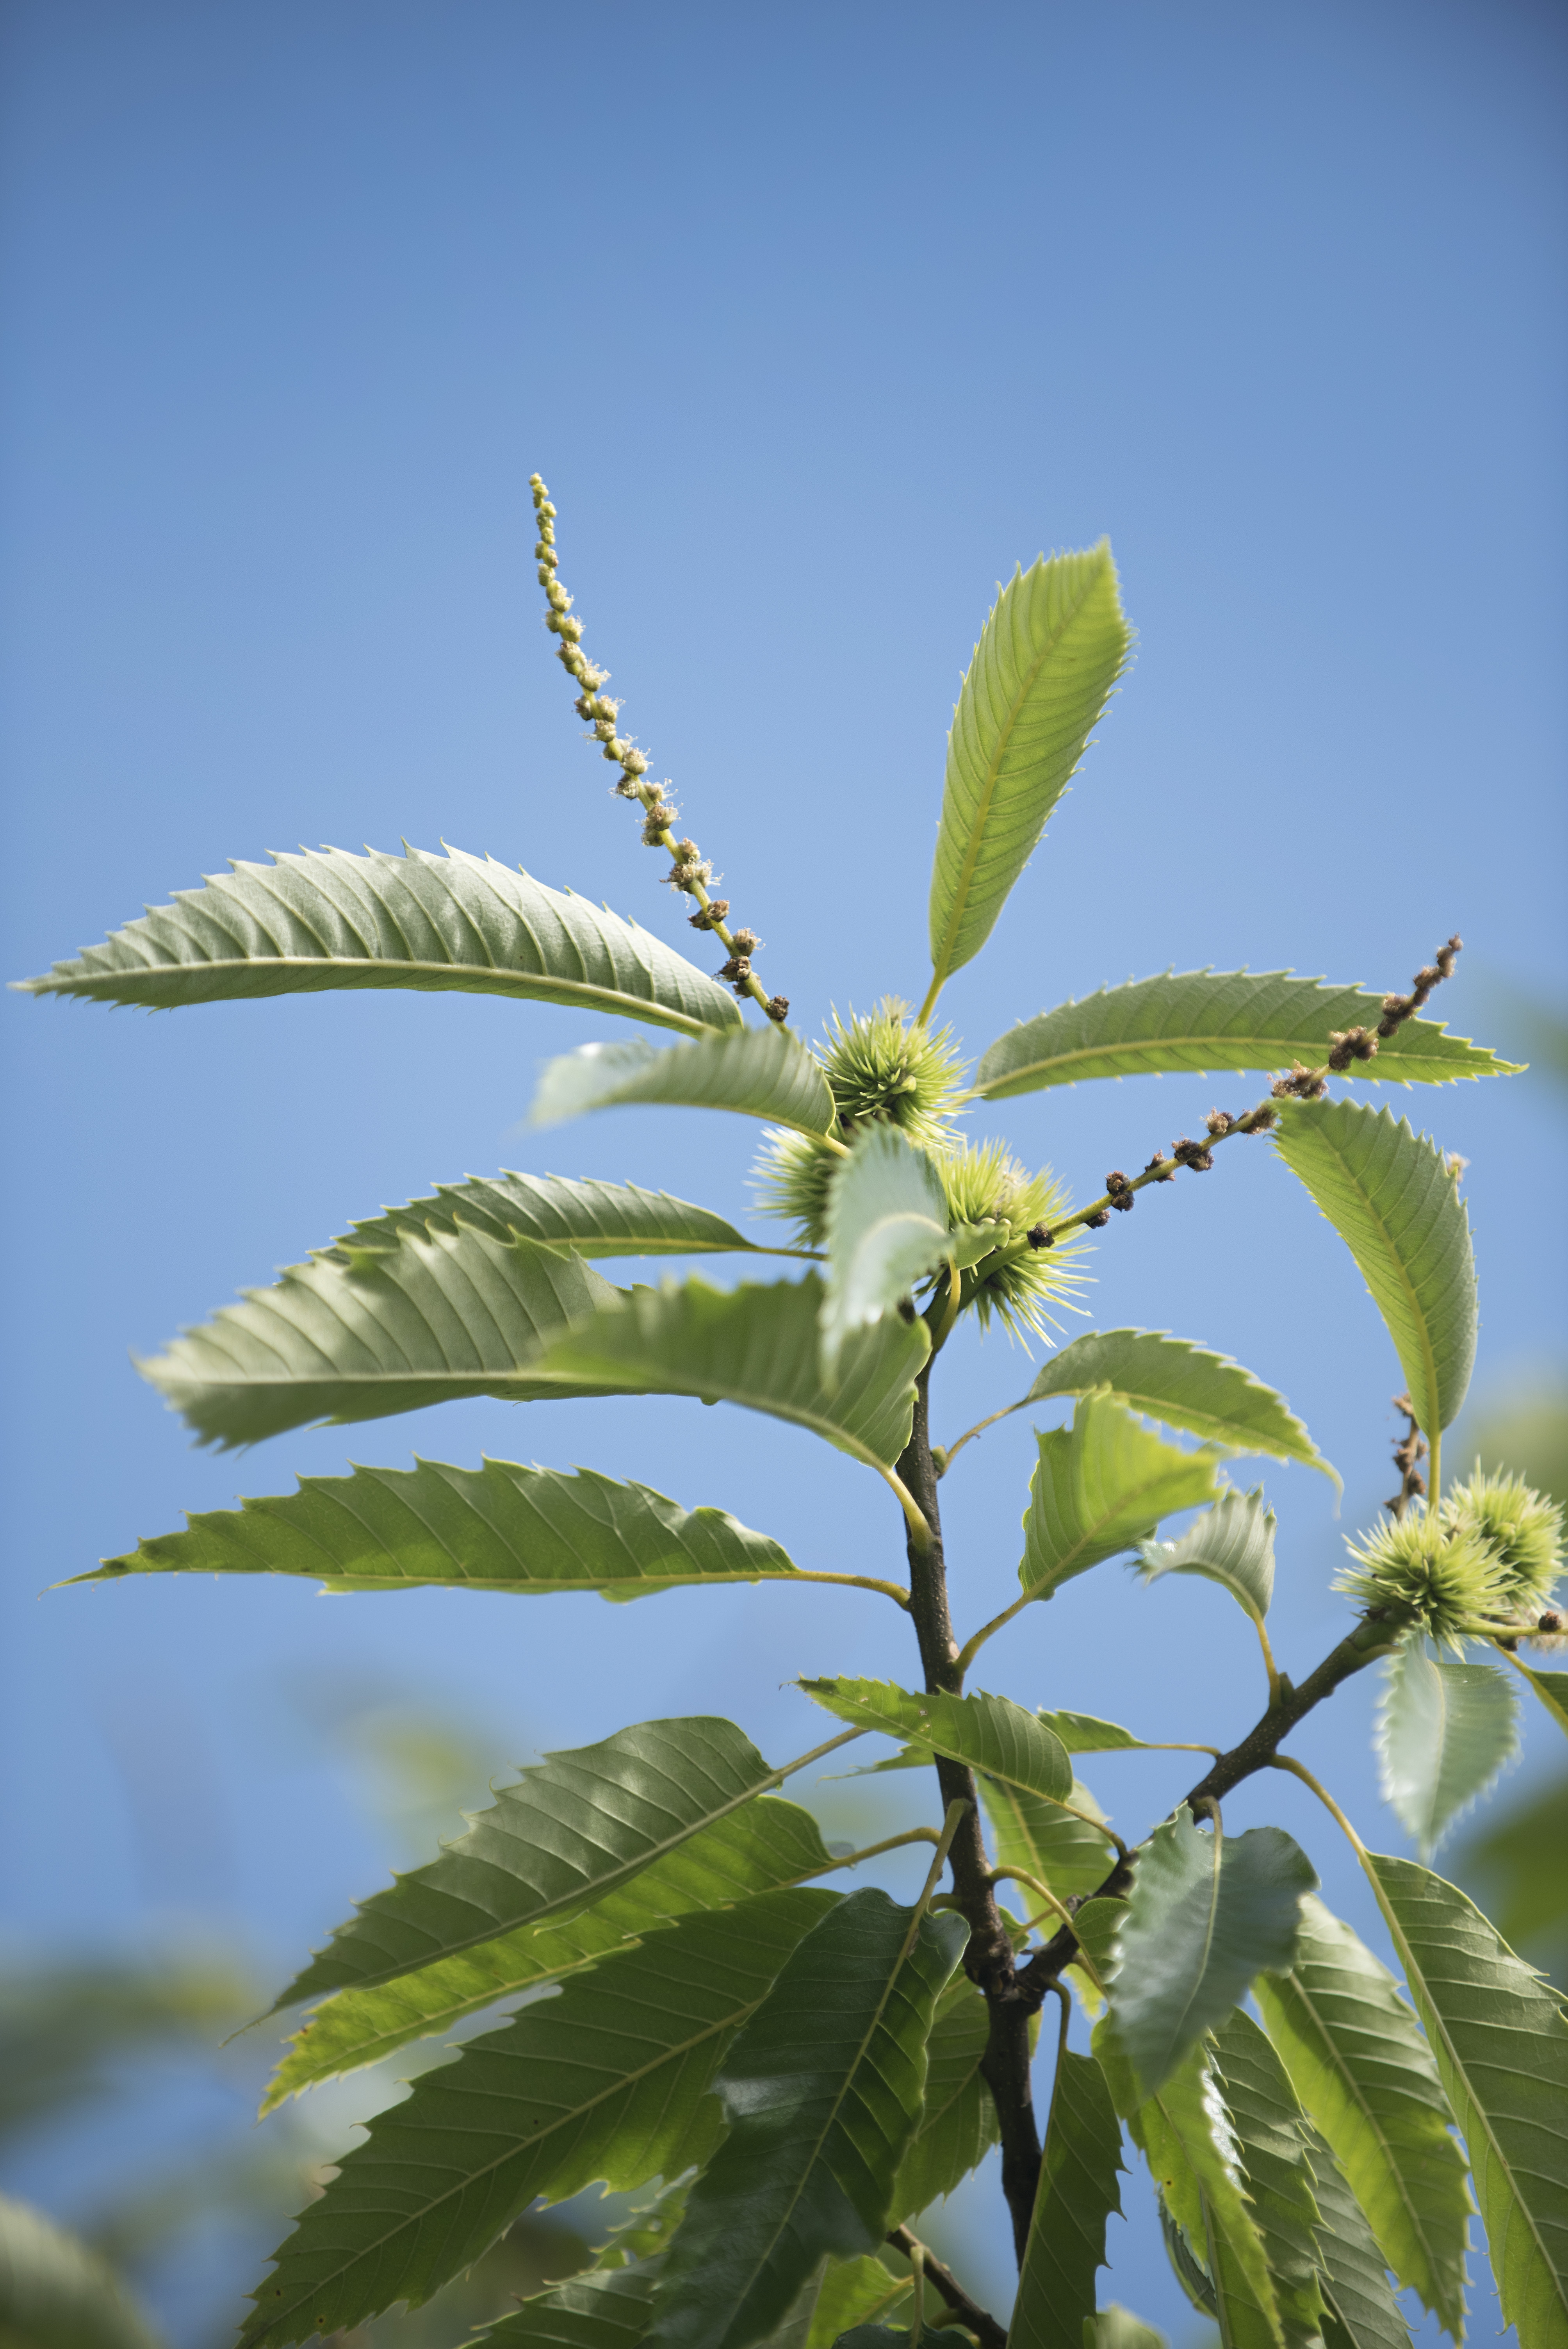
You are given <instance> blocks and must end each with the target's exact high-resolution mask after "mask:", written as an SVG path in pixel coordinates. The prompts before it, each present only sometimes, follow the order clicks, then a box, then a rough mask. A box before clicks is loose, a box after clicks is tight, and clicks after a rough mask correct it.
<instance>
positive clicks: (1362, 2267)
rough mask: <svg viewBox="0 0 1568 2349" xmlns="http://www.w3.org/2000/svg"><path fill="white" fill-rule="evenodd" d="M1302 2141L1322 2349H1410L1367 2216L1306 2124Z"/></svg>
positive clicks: (1319, 2137)
mask: <svg viewBox="0 0 1568 2349" xmlns="http://www.w3.org/2000/svg"><path fill="white" fill-rule="evenodd" d="M1305 2137H1306V2151H1307V2160H1308V2163H1309V2165H1310V2168H1311V2171H1312V2197H1313V2200H1314V2201H1315V2203H1316V2205H1317V2209H1318V2212H1319V2215H1320V2219H1321V2224H1320V2225H1319V2227H1318V2230H1317V2256H1318V2268H1319V2275H1318V2282H1319V2284H1320V2286H1321V2288H1322V2292H1323V2299H1324V2328H1323V2330H1324V2340H1325V2349H1410V2328H1409V2326H1408V2324H1407V2323H1406V2322H1405V2319H1404V2316H1403V2315H1402V2313H1400V2309H1399V2303H1398V2301H1397V2300H1396V2299H1395V2297H1394V2292H1393V2287H1392V2286H1391V2285H1390V2283H1389V2282H1388V2270H1387V2263H1386V2262H1385V2261H1384V2258H1383V2254H1382V2252H1381V2251H1380V2250H1379V2249H1378V2246H1377V2237H1376V2236H1375V2235H1374V2234H1373V2232H1372V2230H1371V2228H1370V2226H1369V2225H1368V2224H1367V2213H1366V2212H1365V2210H1363V2209H1362V2208H1361V2205H1360V2203H1359V2202H1357V2199H1356V2197H1355V2195H1354V2194H1353V2193H1352V2192H1351V2191H1350V2188H1349V2184H1348V2182H1347V2181H1346V2176H1345V2173H1344V2171H1343V2170H1342V2169H1341V2168H1340V2167H1339V2164H1338V2163H1337V2162H1336V2160H1335V2158H1334V2156H1333V2154H1332V2153H1331V2152H1330V2150H1329V2148H1328V2144H1327V2141H1326V2138H1325V2137H1323V2136H1322V2135H1321V2134H1320V2133H1319V2131H1318V2130H1317V2129H1315V2127H1313V2125H1312V2123H1311V2122H1310V2121H1308V2122H1306V2124H1305Z"/></svg>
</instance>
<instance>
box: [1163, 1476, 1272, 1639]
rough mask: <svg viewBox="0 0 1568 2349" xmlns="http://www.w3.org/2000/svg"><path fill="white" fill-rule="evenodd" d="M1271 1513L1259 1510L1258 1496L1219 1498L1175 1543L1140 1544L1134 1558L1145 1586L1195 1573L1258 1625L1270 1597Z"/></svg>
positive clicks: (1261, 1505)
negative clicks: (1162, 1578) (1226, 1593)
mask: <svg viewBox="0 0 1568 2349" xmlns="http://www.w3.org/2000/svg"><path fill="white" fill-rule="evenodd" d="M1139 1554H1140V1557H1141V1559H1142V1570H1143V1579H1144V1581H1145V1582H1154V1581H1157V1580H1158V1579H1159V1578H1160V1576H1161V1575H1162V1574H1201V1575H1202V1576H1203V1578H1205V1580H1207V1581H1209V1582H1217V1583H1218V1584H1219V1585H1220V1588H1221V1589H1222V1590H1228V1591H1229V1592H1230V1594H1231V1596H1232V1598H1233V1599H1234V1600H1235V1602H1236V1604H1237V1606H1238V1607H1240V1608H1241V1609H1242V1610H1243V1613H1245V1614H1247V1615H1249V1616H1251V1618H1252V1619H1253V1622H1254V1623H1261V1622H1262V1621H1263V1619H1264V1616H1265V1615H1266V1614H1267V1613H1268V1611H1269V1601H1270V1600H1271V1599H1273V1597H1274V1511H1273V1510H1272V1509H1265V1508H1264V1496H1263V1495H1262V1493H1261V1492H1259V1493H1222V1494H1221V1495H1220V1497H1219V1499H1218V1500H1217V1501H1216V1502H1215V1504H1214V1506H1213V1507H1212V1509H1205V1510H1204V1512H1203V1514H1202V1516H1201V1517H1199V1518H1198V1519H1197V1520H1196V1521H1195V1523H1193V1524H1192V1525H1191V1526H1189V1527H1188V1529H1187V1531H1186V1532H1185V1533H1184V1534H1183V1535H1182V1537H1181V1540H1180V1541H1173V1542H1145V1543H1144V1544H1143V1545H1142V1547H1141V1549H1140V1553H1139Z"/></svg>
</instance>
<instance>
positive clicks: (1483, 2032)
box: [1364, 1852, 1568, 2349]
mask: <svg viewBox="0 0 1568 2349" xmlns="http://www.w3.org/2000/svg"><path fill="white" fill-rule="evenodd" d="M1364 1865H1365V1867H1366V1868H1367V1874H1368V1875H1369V1877H1370V1878H1371V1880H1372V1885H1373V1889H1374V1890H1375V1891H1376V1892H1377V1899H1378V1906H1379V1907H1380V1908H1381V1909H1382V1911H1383V1916H1384V1920H1385V1922H1386V1923H1387V1927H1388V1930H1389V1932H1390V1933H1391V1935H1392V1936H1393V1940H1394V1946H1395V1949H1396V1950H1397V1951H1398V1956H1399V1959H1400V1962H1401V1963H1402V1965H1403V1967H1404V1970H1405V1979H1406V1981H1407V1982H1408V1983H1409V1986H1410V1993H1411V1996H1412V1997H1413V1998H1414V2000H1415V2002H1416V2007H1417V2011H1418V2013H1419V2015H1420V2018H1421V2021H1422V2023H1423V2024H1424V2025H1425V2026H1426V2033H1427V2037H1428V2038H1429V2041H1430V2042H1431V2045H1432V2051H1433V2053H1434V2054H1435V2055H1436V2057H1437V2062H1438V2071H1439V2075H1440V2076H1441V2078H1442V2083H1443V2085H1444V2087H1445V2089H1446V2090H1447V2091H1448V2098H1449V2105H1450V2106H1451V2107H1452V2110H1453V2115H1454V2118H1455V2120H1456V2121H1457V2123H1458V2124H1459V2127H1460V2132H1461V2134H1462V2135H1463V2137H1464V2140H1465V2144H1466V2147H1467V2148H1468V2150H1469V2153H1470V2168H1471V2170H1472V2171H1473V2173H1474V2176H1475V2183H1476V2194H1477V2199H1478V2200H1479V2202H1480V2215H1481V2219H1482V2221H1483V2223H1484V2225H1485V2228H1486V2234H1487V2249H1488V2252H1489V2254H1490V2257H1491V2269H1492V2273H1493V2275H1494V2276H1495V2277H1496V2279H1497V2286H1498V2292H1499V2296H1500V2298H1501V2302H1502V2316H1503V2322H1504V2323H1505V2324H1516V2325H1517V2326H1518V2328H1519V2339H1520V2349H1563V2343H1565V2342H1568V2118H1565V2116H1568V2021H1565V2020H1564V2017H1563V2009H1562V2007H1561V2005H1560V2004H1559V2002H1558V2001H1557V2000H1556V1998H1554V1997H1553V1994H1552V1992H1551V1990H1550V1989H1549V1987H1548V1986H1547V1985H1546V1984H1545V1983H1543V1982H1542V1981H1541V1978H1540V1976H1539V1975H1538V1974H1536V1973H1535V1972H1534V1971H1533V1970H1532V1968H1530V1967H1529V1966H1526V1965H1524V1964H1523V1963H1522V1961H1520V1959H1518V1958H1517V1957H1516V1956H1515V1955H1514V1953H1513V1951H1511V1949H1510V1948H1509V1946H1508V1944H1507V1942H1506V1941H1504V1940H1502V1939H1501V1935H1500V1934H1499V1933H1498V1932H1497V1931H1496V1930H1495V1929H1494V1928H1493V1927H1492V1926H1491V1924H1489V1923H1488V1921H1487V1920H1486V1919H1485V1918H1484V1917H1483V1916H1482V1915H1481V1913H1480V1909H1477V1908H1476V1906H1475V1904H1474V1902H1473V1901H1471V1900H1469V1899H1466V1897H1465V1895H1464V1894H1463V1893H1462V1892H1460V1891H1459V1890H1458V1889H1456V1888H1455V1887H1454V1886H1453V1885H1451V1884H1446V1883H1445V1882H1444V1881H1443V1879H1442V1878H1441V1877H1439V1876H1433V1875H1432V1874H1430V1873H1429V1870H1428V1869H1426V1868H1418V1867H1417V1866H1416V1864H1415V1862H1414V1861H1413V1860H1408V1859H1393V1858H1389V1857H1386V1856H1385V1855H1383V1854H1381V1853H1377V1852H1373V1853H1369V1854H1367V1857H1366V1859H1365V1861H1364Z"/></svg>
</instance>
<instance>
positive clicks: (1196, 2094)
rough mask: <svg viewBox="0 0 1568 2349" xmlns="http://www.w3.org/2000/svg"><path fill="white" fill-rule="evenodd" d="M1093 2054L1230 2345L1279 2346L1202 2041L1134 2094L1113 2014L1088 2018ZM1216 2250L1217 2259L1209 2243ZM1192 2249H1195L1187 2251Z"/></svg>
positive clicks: (1257, 2238)
mask: <svg viewBox="0 0 1568 2349" xmlns="http://www.w3.org/2000/svg"><path fill="white" fill-rule="evenodd" d="M1094 2051H1095V2054H1096V2055H1097V2056H1098V2057H1099V2061H1100V2064H1101V2066H1102V2068H1103V2070H1104V2072H1105V2075H1106V2079H1107V2082H1108V2083H1109V2087H1110V2092H1111V2095H1112V2098H1113V2099H1114V2101H1115V2104H1116V2108H1117V2110H1118V2112H1119V2114H1120V2115H1121V2116H1122V2118H1123V2120H1125V2121H1126V2122H1127V2125H1128V2127H1129V2129H1130V2132H1131V2135H1132V2138H1133V2142H1134V2143H1135V2144H1136V2145H1137V2146H1138V2147H1140V2150H1141V2152H1142V2153H1143V2155H1144V2156H1145V2158H1146V2159H1147V2160H1148V2163H1149V2168H1150V2175H1151V2177H1152V2178H1153V2179H1154V2183H1155V2185H1156V2187H1157V2188H1158V2189H1159V2192H1160V2197H1161V2207H1162V2209H1163V2210H1164V2211H1165V2212H1167V2213H1168V2214H1169V2216H1170V2218H1171V2220H1173V2221H1174V2222H1175V2224H1176V2225H1177V2226H1178V2227H1179V2228H1181V2230H1183V2231H1184V2233H1185V2235H1186V2237H1187V2240H1188V2245H1189V2248H1190V2249H1191V2247H1192V2246H1194V2245H1195V2246H1197V2247H1199V2249H1201V2250H1202V2254H1203V2258H1202V2265H1203V2268H1204V2271H1205V2273H1206V2274H1207V2275H1208V2276H1209V2277H1210V2278H1211V2279H1212V2281H1213V2283H1214V2284H1215V2286H1216V2287H1218V2288H1219V2290H1220V2291H1221V2292H1222V2293H1223V2296H1224V2300H1225V2302H1226V2310H1227V2320H1228V2322H1227V2329H1228V2331H1229V2333H1230V2338H1231V2342H1232V2344H1233V2349H1284V2332H1283V2329H1282V2327H1281V2323H1280V2315H1279V2306H1278V2302H1277V2300H1276V2298H1275V2294H1274V2281H1273V2278H1272V2277H1271V2275H1270V2273H1269V2265H1268V2259H1267V2255H1266V2253H1265V2251H1264V2241H1263V2237H1262V2235H1261V2234H1260V2232H1259V2230H1258V2225H1257V2221H1256V2220H1255V2219H1254V2218H1253V2212H1252V2209H1251V2206H1250V2204H1249V2203H1248V2201H1247V2199H1246V2196H1245V2193H1244V2191H1243V2185H1242V2180H1241V2177H1240V2174H1239V2171H1238V2168H1237V2160H1236V2144H1235V2137H1234V2134H1233V2130H1232V2127H1231V2122H1230V2116H1229V2114H1228V2113H1227V2111H1226V2109H1225V2106H1224V2101H1223V2099H1222V2095H1221V2094H1220V2091H1219V2086H1218V2083H1217V2082H1216V2081H1215V2079H1214V2076H1213V2073H1212V2066H1211V2064H1210V2061H1209V2055H1208V2051H1207V2049H1206V2048H1205V2047H1204V2046H1202V2044H1200V2045H1198V2046H1195V2047H1192V2048H1190V2049H1189V2051H1188V2053H1187V2054H1186V2056H1185V2057H1184V2059H1183V2060H1182V2062H1181V2064H1178V2066H1177V2068H1176V2070H1175V2071H1174V2072H1173V2073H1172V2074H1171V2077H1170V2078H1169V2079H1168V2080H1167V2081H1166V2083H1165V2085H1164V2086H1163V2087H1162V2088H1161V2089H1159V2090H1158V2091H1157V2092H1156V2093H1155V2094H1154V2095H1152V2096H1150V2097H1148V2098H1146V2099H1140V2096H1139V2093H1138V2087H1137V2083H1136V2081H1135V2079H1134V2077H1133V2073H1132V2066H1131V2064H1130V2063H1129V2061H1128V2059H1127V2054H1126V2052H1125V2050H1124V2049H1123V2047H1122V2046H1121V2044H1120V2041H1119V2036H1118V2033H1117V2032H1116V2029H1115V2025H1114V2022H1113V2019H1112V2018H1111V2017H1110V2016H1109V2015H1108V2016H1106V2017H1105V2019H1104V2020H1103V2021H1102V2022H1100V2023H1097V2024H1096V2026H1095V2033H1094ZM1220 2249H1222V2251H1223V2253H1224V2257H1223V2259H1222V2261H1221V2260H1217V2259H1216V2257H1215V2253H1216V2251H1217V2250H1220ZM1193 2256H1194V2257H1196V2256H1197V2253H1196V2251H1194V2253H1193Z"/></svg>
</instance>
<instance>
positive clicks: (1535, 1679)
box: [1514, 1657, 1568, 1732]
mask: <svg viewBox="0 0 1568 2349" xmlns="http://www.w3.org/2000/svg"><path fill="white" fill-rule="evenodd" d="M1514 1661H1515V1662H1516V1663H1517V1662H1518V1658H1517V1657H1516V1658H1515V1659H1514ZM1519 1669H1520V1671H1521V1672H1522V1674H1523V1675H1524V1678H1525V1679H1526V1680H1527V1681H1528V1682H1530V1685H1531V1687H1532V1689H1533V1690H1534V1691H1535V1693H1536V1695H1537V1696H1538V1697H1539V1698H1540V1699H1541V1702H1542V1704H1543V1705H1544V1706H1545V1707H1546V1710H1547V1712H1548V1713H1550V1714H1551V1716H1552V1718H1553V1721H1554V1722H1555V1723H1557V1726H1558V1728H1559V1729H1561V1730H1563V1731H1564V1732H1568V1672H1535V1671H1531V1669H1530V1666H1529V1665H1528V1664H1520V1665H1519Z"/></svg>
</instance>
